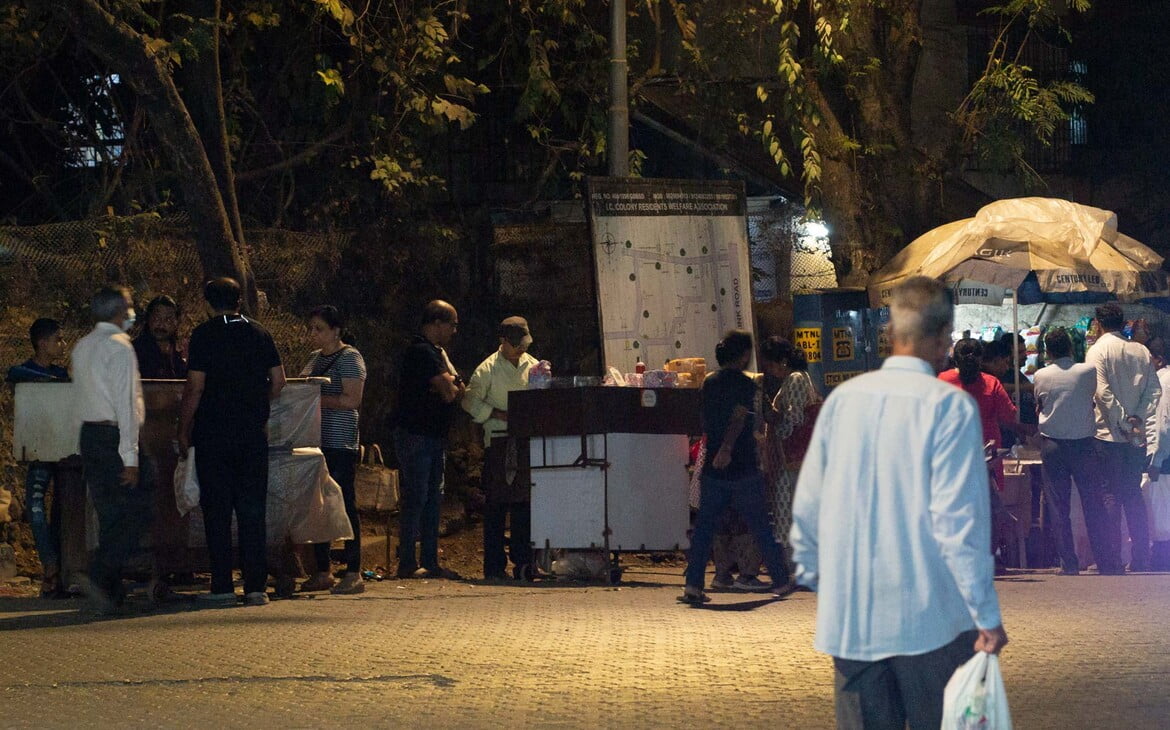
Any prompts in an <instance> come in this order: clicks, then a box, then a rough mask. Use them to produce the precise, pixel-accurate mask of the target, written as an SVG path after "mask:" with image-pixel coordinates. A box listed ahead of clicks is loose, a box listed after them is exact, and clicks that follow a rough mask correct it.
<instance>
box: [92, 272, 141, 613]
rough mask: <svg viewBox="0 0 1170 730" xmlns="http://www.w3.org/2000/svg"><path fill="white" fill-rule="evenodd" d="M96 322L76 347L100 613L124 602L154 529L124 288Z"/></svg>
mask: <svg viewBox="0 0 1170 730" xmlns="http://www.w3.org/2000/svg"><path fill="white" fill-rule="evenodd" d="M90 311H92V312H93V316H94V319H96V320H97V324H96V325H95V326H94V328H93V329H92V330H91V331H90V333H89V334H87V335H86V336H85V337H82V338H81V340H79V341H78V343H77V345H76V346H75V347H74V348H73V356H72V360H73V379H74V383H75V384H76V391H77V401H76V407H77V420H79V421H80V422H81V440H80V447H81V462H82V472H83V474H84V477H85V487H86V490H87V491H88V493H89V498H90V501H91V502H93V508H94V511H95V512H96V513H97V518H98V545H97V549H96V550H94V553H93V557H92V558H91V560H90V564H89V573H88V574H87V575H86V577H85V578H84V579H83V580H82V588H83V590H84V591H85V594H86V595H87V596H88V597H89V598H90V600H91V601H93V602H94V604H95V607H96V608H97V609H98V611H99V612H102V613H109V612H111V611H115V610H117V609H118V608H119V607H120V606H121V604H122V601H123V599H124V597H125V592H124V588H123V586H122V569H123V567H124V566H125V565H126V561H127V560H129V558H130V556H131V554H133V552H134V551H135V550H136V549H137V548H138V543H139V541H140V540H141V539H142V535H143V534H144V533H145V532H146V531H147V529H148V528H149V527H150V519H151V509H152V505H153V499H152V496H151V494H150V491H149V490H148V489H145V488H143V487H142V485H140V484H139V480H138V433H139V430H140V429H141V428H142V422H143V419H144V418H145V415H146V407H145V405H144V403H143V400H142V382H141V380H140V379H139V377H138V361H137V359H136V358H135V357H134V347H133V345H131V344H130V337H129V336H128V335H127V334H126V332H127V331H128V330H129V329H130V328H131V327H133V326H134V303H133V302H132V301H131V299H130V293H129V291H127V290H126V289H123V288H112V287H106V288H104V289H102V290H100V291H99V292H97V293H96V294H94V295H93V298H92V299H91V300H90Z"/></svg>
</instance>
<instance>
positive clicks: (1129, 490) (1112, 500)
mask: <svg viewBox="0 0 1170 730" xmlns="http://www.w3.org/2000/svg"><path fill="white" fill-rule="evenodd" d="M1097 449H1098V453H1099V454H1100V455H1101V463H1100V466H1101V469H1102V470H1103V471H1104V472H1105V494H1104V501H1105V532H1106V534H1107V535H1108V537H1109V552H1108V555H1109V561H1108V565H1109V567H1112V568H1115V569H1120V567H1121V511H1122V510H1123V509H1124V510H1125V524H1126V527H1128V528H1129V538H1130V540H1131V542H1132V548H1133V549H1132V551H1131V557H1130V564H1129V567H1130V570H1149V567H1150V522H1149V516H1148V514H1147V513H1146V500H1145V499H1144V498H1143V497H1142V471H1143V470H1144V469H1145V467H1146V450H1145V449H1144V448H1142V447H1140V446H1131V445H1129V444H1128V443H1114V442H1112V441H1101V440H1098V441H1097ZM1095 549H1096V548H1094V550H1095ZM1097 567H1098V568H1100V567H1101V564H1100V558H1098V563H1097Z"/></svg>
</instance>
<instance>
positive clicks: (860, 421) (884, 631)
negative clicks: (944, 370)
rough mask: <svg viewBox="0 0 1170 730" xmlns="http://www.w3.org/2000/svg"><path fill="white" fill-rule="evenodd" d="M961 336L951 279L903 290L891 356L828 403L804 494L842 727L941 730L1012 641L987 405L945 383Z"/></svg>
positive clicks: (819, 643) (803, 580)
mask: <svg viewBox="0 0 1170 730" xmlns="http://www.w3.org/2000/svg"><path fill="white" fill-rule="evenodd" d="M952 324H953V307H952V304H951V293H950V291H949V290H948V289H947V287H946V286H945V285H944V284H942V283H941V282H939V281H936V280H934V279H928V278H926V277H921V276H915V277H911V278H909V279H907V280H906V281H904V282H903V283H901V284H899V285H898V286H897V287H896V288H895V289H894V291H893V296H892V301H891V302H890V325H889V328H890V329H889V333H890V339H891V341H892V342H891V345H892V354H891V355H890V357H888V358H886V360H885V362H884V363H883V364H882V368H881V370H878V371H875V372H870V373H864V374H862V375H859V376H857V377H855V378H852V379H850V380H848V381H846V382H845V383H843V384H841V385H839V386H837V387H836V388H835V389H834V390H833V392H832V393H831V394H830V395H829V397H828V398H827V399H826V400H825V404H824V406H823V407H822V408H821V413H820V416H819V417H818V419H817V425H816V427H815V428H814V429H813V435H812V441H811V443H810V444H809V449H808V453H807V454H806V455H805V459H804V464H803V466H802V467H801V470H800V479H799V481H798V482H797V484H796V497H795V500H794V502H793V523H792V533H791V539H792V547H793V558H794V560H795V561H796V564H797V573H796V575H797V582H799V583H800V584H801V585H804V586H807V587H808V588H811V589H812V590H815V591H816V592H817V616H816V636H815V639H814V645H815V647H816V648H817V650H818V651H821V652H824V653H826V654H828V655H830V656H831V657H832V658H833V665H834V669H835V683H834V684H835V686H834V689H835V691H834V695H835V701H836V703H835V704H836V715H837V726H838V727H842V728H862V727H866V728H869V727H875V728H902V727H904V726H905V725H907V724H909V726H910V727H911V728H937V727H939V726H940V725H941V724H942V709H943V691H944V688H945V687H946V684H947V681H948V680H949V679H950V678H951V675H952V674H954V672H955V670H956V669H957V668H958V667H959V666H961V665H962V664H963V663H965V662H966V661H967V660H969V659H970V658H971V657H972V655H974V653H975V652H977V651H985V652H988V653H992V654H998V653H999V651H1000V650H1001V649H1002V648H1003V647H1004V645H1005V644H1007V641H1008V638H1007V633H1006V632H1005V631H1004V628H1003V622H1002V620H1001V618H1000V610H999V599H998V597H997V596H996V593H995V581H994V577H995V576H994V572H995V571H994V566H993V562H992V557H991V550H990V545H989V543H988V538H989V536H990V534H991V525H990V521H991V516H990V504H989V500H988V486H987V466H986V465H985V464H984V461H983V450H982V449H981V448H980V442H979V439H980V435H981V427H980V422H979V421H980V419H979V409H978V407H977V406H976V404H975V402H974V400H973V399H972V398H971V397H970V396H969V395H967V393H965V392H963V391H962V390H961V389H959V388H954V387H951V386H949V385H947V384H945V383H943V382H942V381H940V380H938V379H937V378H936V377H935V371H936V369H937V368H938V367H939V366H940V365H942V363H943V361H944V359H945V358H946V354H947V349H948V347H949V345H950V332H951V327H952Z"/></svg>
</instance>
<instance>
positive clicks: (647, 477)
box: [508, 386, 702, 582]
mask: <svg viewBox="0 0 1170 730" xmlns="http://www.w3.org/2000/svg"><path fill="white" fill-rule="evenodd" d="M700 405H701V402H700V391H699V390H698V389H696V388H634V387H624V388H623V387H600V386H591V387H576V388H550V389H536V390H525V391H514V392H512V393H509V394H508V428H509V433H510V435H512V436H513V437H517V438H523V439H527V440H528V443H529V449H528V451H529V454H530V464H531V468H532V503H531V505H532V506H531V509H532V541H533V544H534V545H535V546H536V547H537V548H538V549H542V550H543V551H544V553H543V554H544V555H545V556H546V562H547V556H548V555H550V553H551V551H552V550H554V549H570V550H584V549H593V550H604V551H605V555H606V556H608V557H609V559H610V560H611V563H610V566H611V569H610V580H611V581H613V582H616V581H617V580H618V579H619V577H620V566H619V563H618V557H619V555H620V554H621V553H622V552H646V551H659V550H663V551H665V550H680V549H682V548H684V547H685V546H686V544H687V542H688V540H687V528H688V526H689V515H690V513H689V508H688V505H687V493H688V484H689V476H688V473H687V462H688V458H689V445H690V437H691V436H694V435H698V434H700V433H701V430H702V429H701V425H700ZM545 567H546V568H547V567H548V566H547V565H546V566H545Z"/></svg>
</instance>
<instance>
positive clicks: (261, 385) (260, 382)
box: [179, 277, 285, 606]
mask: <svg viewBox="0 0 1170 730" xmlns="http://www.w3.org/2000/svg"><path fill="white" fill-rule="evenodd" d="M203 295H204V297H205V298H206V299H207V303H208V305H209V306H210V307H211V309H212V310H213V311H214V312H215V314H214V315H213V316H212V317H211V318H210V319H208V320H207V321H206V322H204V323H203V324H201V325H199V326H198V327H196V328H195V331H194V332H193V333H191V345H190V348H189V353H188V354H189V356H190V360H189V361H188V370H187V386H186V388H184V390H183V405H182V409H181V414H180V420H179V448H180V452H181V454H183V455H184V456H185V455H186V453H187V447H188V446H189V445H194V446H195V469H196V471H197V473H198V475H199V506H200V507H202V508H203V523H204V530H205V532H206V535H207V551H208V553H209V554H210V558H211V592H210V593H208V594H206V596H205V599H206V600H208V601H209V602H212V603H216V604H221V605H231V604H234V603H235V602H236V594H235V590H234V589H233V587H232V533H231V530H232V511H233V510H234V511H235V514H236V526H237V532H238V536H239V544H240V566H241V568H242V571H243V574H244V603H245V604H246V605H251V606H256V605H264V604H265V603H267V602H268V596H267V594H266V592H265V586H266V584H267V582H268V566H267V561H266V556H265V534H264V533H265V518H266V511H267V509H266V500H267V496H268V432H267V425H268V404H269V401H271V400H272V399H274V398H276V397H277V396H278V395H280V391H281V389H282V388H283V387H284V383H285V379H284V368H283V366H281V363H280V355H279V354H278V353H277V351H276V345H275V344H274V343H273V341H272V337H271V336H270V335H269V334H268V332H267V331H266V330H265V329H264V328H263V327H261V326H260V325H259V324H257V323H256V322H253V321H252V320H251V319H249V318H247V317H245V316H243V315H242V314H240V313H239V306H240V285H239V284H237V283H236V281H235V280H234V279H229V278H227V277H224V278H219V279H213V280H211V281H209V282H207V285H206V286H205V287H204V289H203Z"/></svg>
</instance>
